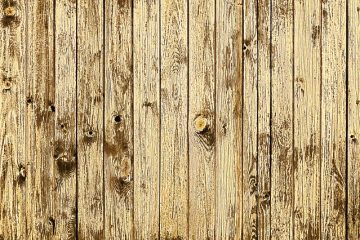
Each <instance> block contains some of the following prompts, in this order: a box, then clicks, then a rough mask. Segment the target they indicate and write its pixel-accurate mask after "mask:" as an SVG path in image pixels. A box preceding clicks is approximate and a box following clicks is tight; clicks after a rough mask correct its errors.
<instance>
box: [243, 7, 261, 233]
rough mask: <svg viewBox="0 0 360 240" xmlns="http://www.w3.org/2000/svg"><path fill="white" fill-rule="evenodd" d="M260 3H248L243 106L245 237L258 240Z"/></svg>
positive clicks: (244, 46) (245, 12)
mask: <svg viewBox="0 0 360 240" xmlns="http://www.w3.org/2000/svg"><path fill="white" fill-rule="evenodd" d="M256 11H257V2H256V1H251V0H245V1H244V11H243V12H244V40H243V54H244V56H243V58H244V60H243V61H244V63H243V64H244V73H243V74H244V80H243V81H244V83H243V84H244V91H243V92H244V96H243V98H244V103H243V119H242V124H243V134H242V136H243V155H242V156H243V157H242V162H243V164H242V166H243V168H242V175H243V192H242V194H243V210H242V213H243V227H242V228H243V237H244V239H257V234H258V231H257V213H258V203H257V195H258V192H257V181H258V176H257V167H258V166H257V157H258V152H257V151H258V149H257V145H258V139H257V138H258V129H257V127H258V126H257V116H258V112H257V111H258V109H257V106H258V99H257V95H258V92H257V91H258V83H257V81H258V72H257V59H258V55H257V54H258V52H257V51H258V48H257V40H258V39H257V36H258V34H257V14H256Z"/></svg>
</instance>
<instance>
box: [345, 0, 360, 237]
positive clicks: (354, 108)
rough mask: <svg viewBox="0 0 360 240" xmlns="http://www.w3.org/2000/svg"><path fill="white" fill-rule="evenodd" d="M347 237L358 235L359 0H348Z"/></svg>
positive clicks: (359, 219)
mask: <svg viewBox="0 0 360 240" xmlns="http://www.w3.org/2000/svg"><path fill="white" fill-rule="evenodd" d="M347 4H348V14H349V15H348V20H347V24H348V31H349V32H348V44H349V45H348V84H349V85H348V102H347V104H348V137H350V138H348V172H347V174H348V202H347V205H348V214H347V216H348V238H349V239H351V240H355V239H360V195H359V192H360V146H359V141H360V118H359V116H360V81H359V79H360V73H359V70H358V69H359V68H358V66H359V63H360V56H359V49H360V28H359V26H360V14H359V13H360V3H359V1H354V0H348V1H347Z"/></svg>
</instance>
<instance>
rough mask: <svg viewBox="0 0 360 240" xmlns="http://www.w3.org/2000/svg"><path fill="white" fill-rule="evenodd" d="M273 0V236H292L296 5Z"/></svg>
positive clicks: (284, 237) (283, 237)
mask: <svg viewBox="0 0 360 240" xmlns="http://www.w3.org/2000/svg"><path fill="white" fill-rule="evenodd" d="M292 3H293V2H292V1H290V0H285V1H283V0H281V1H280V0H274V1H273V2H272V29H271V30H272V43H271V44H272V53H271V58H272V59H271V61H272V66H271V68H272V71H271V74H272V81H271V91H272V122H271V123H272V126H271V138H272V140H271V141H272V146H271V147H272V149H271V150H272V160H271V238H274V239H292V237H293V236H292V228H293V221H292V219H293V208H292V207H293V200H294V199H293V197H294V196H293V171H294V168H293V91H292V89H293V5H292Z"/></svg>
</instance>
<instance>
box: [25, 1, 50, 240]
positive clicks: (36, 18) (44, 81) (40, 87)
mask: <svg viewBox="0 0 360 240" xmlns="http://www.w3.org/2000/svg"><path fill="white" fill-rule="evenodd" d="M53 10H54V2H53V1H31V2H28V4H27V9H26V13H27V34H28V41H27V62H26V64H27V86H26V88H27V94H26V95H27V105H28V106H27V112H26V118H27V124H28V125H27V132H26V140H25V141H26V143H27V144H28V147H27V154H26V155H27V181H26V188H27V196H26V198H27V199H26V201H27V220H26V221H27V224H28V227H29V228H28V230H27V233H28V236H27V239H44V238H45V239H47V238H52V237H56V234H57V232H56V220H55V211H56V209H55V204H54V203H55V195H54V189H56V185H55V183H56V179H55V160H54V157H53V149H54V145H55V144H54V130H55V129H54V127H55V114H54V112H52V111H51V107H50V106H51V105H53V104H54V101H55V77H54V28H53V23H54V18H53V17H54V11H53Z"/></svg>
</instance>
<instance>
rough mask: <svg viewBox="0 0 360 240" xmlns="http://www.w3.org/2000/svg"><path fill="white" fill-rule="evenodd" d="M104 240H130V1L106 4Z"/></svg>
mask: <svg viewBox="0 0 360 240" xmlns="http://www.w3.org/2000/svg"><path fill="white" fill-rule="evenodd" d="M104 61H105V86H104V87H105V123H104V124H105V136H104V137H105V144H104V154H105V159H104V162H105V165H104V168H105V239H133V223H134V222H133V197H134V196H133V186H134V185H133V180H134V175H133V128H132V127H133V116H132V110H133V109H132V106H133V105H132V104H133V88H132V86H133V72H132V65H133V62H132V1H130V0H126V1H117V2H116V4H115V3H112V1H110V0H106V1H105V60H104Z"/></svg>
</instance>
